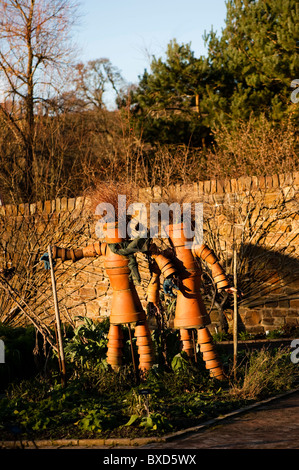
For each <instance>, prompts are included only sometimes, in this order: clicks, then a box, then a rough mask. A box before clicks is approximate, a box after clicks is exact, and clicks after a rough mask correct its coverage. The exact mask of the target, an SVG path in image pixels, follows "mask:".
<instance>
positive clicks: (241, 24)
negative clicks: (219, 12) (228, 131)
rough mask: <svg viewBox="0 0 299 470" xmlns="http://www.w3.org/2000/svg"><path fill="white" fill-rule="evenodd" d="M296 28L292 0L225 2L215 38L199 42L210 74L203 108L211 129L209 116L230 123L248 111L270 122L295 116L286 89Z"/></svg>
mask: <svg viewBox="0 0 299 470" xmlns="http://www.w3.org/2000/svg"><path fill="white" fill-rule="evenodd" d="M298 25H299V4H298V2H297V1H296V0H229V1H228V2H227V18H226V26H225V28H224V30H223V32H222V35H221V37H220V38H219V39H218V38H216V35H215V34H214V33H210V35H208V36H206V38H205V39H206V42H207V44H208V64H209V66H210V68H211V70H212V73H211V75H212V76H211V81H210V82H209V85H208V87H207V93H206V95H205V103H203V105H204V107H205V108H206V110H207V111H208V112H209V117H210V120H211V121H212V122H211V124H212V125H213V124H214V123H215V121H214V118H216V119H217V120H218V122H223V121H224V120H225V121H230V122H234V121H236V120H239V119H247V118H248V117H249V116H250V114H252V113H253V114H254V115H256V116H260V115H262V114H263V115H265V116H266V117H267V118H268V119H270V120H273V121H276V122H279V121H280V120H281V119H283V118H284V117H285V116H286V115H287V114H288V113H295V112H297V114H298V110H296V109H295V107H294V106H293V103H292V102H291V91H292V90H291V88H290V87H291V81H292V80H293V79H295V78H297V77H299V55H298V51H299V26H298ZM211 90H212V91H211ZM208 91H210V93H209V92H208Z"/></svg>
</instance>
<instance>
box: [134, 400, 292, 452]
mask: <svg viewBox="0 0 299 470" xmlns="http://www.w3.org/2000/svg"><path fill="white" fill-rule="evenodd" d="M143 449H299V392H295V393H292V394H290V395H288V396H285V397H283V398H280V399H277V400H274V401H272V402H270V403H267V404H264V405H261V406H260V407H258V408H256V409H254V410H252V411H249V412H246V413H244V414H240V415H238V416H235V417H234V418H229V419H228V420H225V421H223V422H222V423H221V424H217V425H216V426H214V427H210V428H206V429H205V430H203V431H199V432H196V433H193V434H190V435H187V436H184V437H182V438H180V439H177V440H173V441H171V442H165V443H157V444H155V443H153V444H148V445H146V446H143Z"/></svg>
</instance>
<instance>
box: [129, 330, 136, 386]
mask: <svg viewBox="0 0 299 470" xmlns="http://www.w3.org/2000/svg"><path fill="white" fill-rule="evenodd" d="M128 330H129V336H130V345H131V355H132V362H133V368H134V374H135V379H136V382H137V381H138V371H137V367H136V362H135V354H134V348H133V341H132V331H131V325H130V323H128Z"/></svg>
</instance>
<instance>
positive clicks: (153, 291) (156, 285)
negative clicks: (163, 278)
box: [146, 274, 160, 305]
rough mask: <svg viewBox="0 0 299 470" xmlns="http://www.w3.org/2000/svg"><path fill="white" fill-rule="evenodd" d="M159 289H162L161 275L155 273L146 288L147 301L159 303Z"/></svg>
mask: <svg viewBox="0 0 299 470" xmlns="http://www.w3.org/2000/svg"><path fill="white" fill-rule="evenodd" d="M159 291H160V280H159V275H158V274H153V275H152V278H151V280H150V282H149V284H148V287H147V290H146V297H147V301H148V302H153V303H154V304H155V305H157V304H158V303H159V301H160V295H159Z"/></svg>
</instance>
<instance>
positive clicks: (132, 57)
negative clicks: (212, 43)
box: [75, 0, 226, 83]
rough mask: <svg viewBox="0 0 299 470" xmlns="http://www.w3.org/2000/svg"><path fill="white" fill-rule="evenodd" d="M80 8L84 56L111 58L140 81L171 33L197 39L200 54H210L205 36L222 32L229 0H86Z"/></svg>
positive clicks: (125, 74)
mask: <svg viewBox="0 0 299 470" xmlns="http://www.w3.org/2000/svg"><path fill="white" fill-rule="evenodd" d="M80 13H81V18H80V27H79V29H78V30H77V33H76V37H75V40H76V43H77V44H78V46H79V49H80V51H79V59H80V60H81V61H83V62H87V61H88V60H93V59H99V58H107V59H109V60H110V62H111V63H112V65H114V66H115V67H117V68H118V69H119V70H120V72H121V74H122V77H123V78H124V79H125V81H126V82H127V83H138V76H142V74H143V72H144V70H145V69H146V68H147V69H148V70H150V62H151V60H150V58H151V57H152V56H153V55H155V56H156V57H163V56H164V54H165V51H166V47H167V44H168V43H169V42H170V40H171V39H176V40H177V42H178V43H180V44H181V43H184V44H186V43H191V50H192V51H193V52H194V54H195V56H196V57H199V56H200V55H206V49H205V47H204V41H203V38H202V36H203V34H204V32H205V31H206V32H210V31H211V29H212V28H213V30H214V31H216V32H217V33H218V35H220V33H221V29H222V28H223V27H224V21H225V16H226V6H225V0H151V1H147V2H145V1H143V0H81V2H80Z"/></svg>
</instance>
